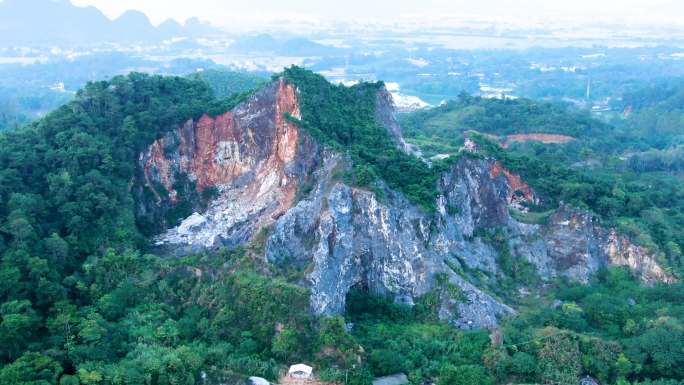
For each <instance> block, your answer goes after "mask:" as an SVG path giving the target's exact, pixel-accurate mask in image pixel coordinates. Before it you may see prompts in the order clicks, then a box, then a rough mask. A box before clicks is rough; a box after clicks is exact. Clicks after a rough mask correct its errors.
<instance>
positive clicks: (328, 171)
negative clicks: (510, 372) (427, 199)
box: [140, 80, 674, 329]
mask: <svg viewBox="0 0 684 385" xmlns="http://www.w3.org/2000/svg"><path fill="white" fill-rule="evenodd" d="M285 113H288V114H290V115H292V116H294V117H299V106H298V94H297V90H296V89H295V88H294V87H293V86H291V85H289V84H287V83H286V82H285V81H283V80H279V81H275V82H274V83H272V84H271V85H269V86H268V87H266V88H264V89H263V90H261V91H260V92H258V93H256V94H255V95H254V96H252V97H251V98H250V99H249V100H247V101H245V102H244V103H242V104H240V105H239V106H237V107H236V108H235V109H233V110H232V111H230V112H227V113H226V114H224V115H221V116H218V117H216V118H210V117H208V116H205V117H202V118H201V119H200V120H199V121H197V122H195V121H188V122H187V123H186V124H185V125H184V126H182V127H179V128H178V129H177V130H175V131H173V132H171V133H170V134H168V135H167V136H166V137H164V138H162V139H160V140H159V141H157V142H155V143H154V144H153V145H152V146H151V147H150V148H149V149H148V151H147V152H145V153H144V154H141V157H140V168H141V170H142V174H143V175H144V177H143V180H144V184H146V186H147V187H146V188H147V189H149V190H150V191H152V193H153V195H154V196H155V199H156V200H155V202H154V204H152V205H148V206H149V207H143V208H141V210H143V211H154V210H155V206H156V207H158V208H160V209H161V208H162V207H174V205H179V204H180V203H181V202H182V200H183V199H185V198H184V197H183V196H181V195H182V194H179V192H178V191H177V186H178V185H179V183H178V182H179V180H185V179H187V180H189V181H190V182H189V183H188V185H190V186H192V188H193V189H194V191H195V192H197V193H200V194H201V193H202V192H204V191H207V190H214V192H215V194H213V195H212V198H211V199H209V202H208V203H207V206H206V208H201V207H199V208H198V212H195V213H193V214H192V215H188V216H187V217H186V218H184V219H183V220H182V221H181V223H180V224H179V225H176V226H169V227H170V228H168V229H166V230H165V231H163V232H162V233H161V234H160V235H159V236H158V237H157V238H156V242H157V244H158V245H161V246H164V247H166V248H169V249H171V250H172V251H173V252H174V253H183V252H188V251H192V250H198V249H202V248H212V247H217V246H221V245H226V246H236V245H240V244H243V243H245V242H247V241H248V240H249V239H250V238H251V237H253V236H254V235H255V234H257V232H259V231H260V230H261V229H262V228H268V229H270V230H269V232H268V236H267V241H266V246H265V251H264V259H265V260H266V261H267V262H268V263H271V264H273V265H274V266H276V267H281V268H284V269H288V270H293V269H294V270H298V271H301V272H302V274H303V276H304V278H303V280H302V283H303V284H306V285H308V286H310V288H311V309H312V311H313V312H314V313H316V314H336V313H340V312H342V311H343V310H344V306H345V298H346V295H347V293H348V291H349V290H350V289H351V288H352V287H355V286H356V287H363V288H365V289H366V290H369V291H371V292H373V293H376V294H382V295H387V296H390V297H393V298H394V299H395V300H396V301H400V302H404V303H409V304H411V303H413V302H414V301H416V300H418V299H419V298H421V297H422V296H424V295H426V294H428V293H435V292H439V295H438V298H439V309H438V315H439V317H440V318H441V319H443V320H445V321H448V322H450V323H451V324H453V325H454V326H457V327H461V328H466V329H468V328H480V327H494V326H495V325H496V324H497V322H498V321H499V320H500V319H501V318H502V317H506V316H512V315H514V314H515V310H514V309H513V308H512V307H510V306H508V305H506V304H505V303H504V302H505V301H504V300H502V299H500V298H499V297H498V296H497V295H496V294H495V291H494V290H492V288H493V287H496V284H497V281H498V280H500V279H502V278H503V276H504V274H505V272H504V271H502V269H501V267H500V266H499V264H498V260H499V258H500V257H501V252H502V250H501V247H502V245H498V246H497V247H495V246H494V245H492V244H491V242H489V241H488V240H487V236H486V235H487V234H491V233H492V232H493V231H495V230H496V231H498V232H499V233H500V234H504V235H505V241H504V243H503V245H504V247H505V248H506V249H507V250H508V252H509V253H510V256H511V257H512V258H515V259H517V260H520V261H527V263H530V264H532V265H533V266H534V267H535V268H536V270H537V272H538V274H539V276H540V277H541V279H551V278H553V277H557V276H567V277H569V278H571V279H574V280H578V281H586V280H587V279H588V278H589V277H590V276H591V274H593V273H595V272H596V271H598V270H599V269H600V268H601V267H603V266H607V265H608V264H617V265H626V266H629V267H630V268H632V269H633V270H634V271H635V272H636V273H637V274H638V275H639V276H641V277H642V279H643V280H644V281H648V282H653V281H665V282H669V281H672V280H673V279H674V278H673V277H672V276H670V275H669V274H668V273H667V272H666V271H665V270H664V269H663V268H662V267H661V266H659V265H658V263H657V261H656V260H655V258H654V257H653V256H652V255H650V254H649V253H648V252H647V251H646V250H644V249H643V248H640V247H637V246H634V245H632V244H631V243H630V242H629V240H628V239H627V238H625V237H621V236H619V235H617V234H616V233H615V232H613V231H611V230H610V229H605V228H603V227H602V226H601V225H600V224H599V223H598V221H596V220H595V219H594V218H593V217H592V216H591V215H589V214H588V213H583V212H580V211H576V210H572V209H570V208H568V207H565V206H563V207H561V208H560V209H559V210H558V211H557V212H556V213H555V214H553V215H551V216H550V217H549V218H548V220H547V221H546V222H545V223H539V224H526V223H522V222H520V221H518V220H516V219H515V218H514V217H513V216H511V210H524V206H525V203H526V202H527V203H531V202H536V201H537V199H538V198H537V197H536V195H535V193H534V191H533V190H532V189H531V188H530V187H529V186H528V185H527V184H526V183H525V182H524V181H523V180H522V179H521V178H520V177H519V176H518V175H515V174H514V173H512V172H510V171H508V170H506V169H505V168H504V167H503V166H502V165H501V164H500V163H499V162H497V161H496V160H493V159H482V157H481V156H469V155H467V154H465V155H464V156H463V157H461V158H460V160H459V161H457V162H455V163H454V164H453V165H452V166H451V168H450V170H449V171H448V172H446V173H444V174H443V175H442V177H441V178H440V180H439V186H438V190H439V196H438V197H437V198H436V199H437V210H436V212H425V211H424V210H422V209H420V208H418V207H416V206H414V205H412V204H411V203H410V202H409V201H408V200H407V199H406V198H404V197H403V196H402V195H401V194H400V193H398V192H395V191H393V190H391V189H389V188H387V187H386V186H380V187H379V188H380V189H381V190H383V191H382V192H383V194H382V198H378V196H376V194H374V193H373V192H371V191H368V190H364V189H359V188H354V187H352V186H349V185H347V184H345V183H344V182H343V181H342V180H341V179H340V178H338V175H340V173H341V172H342V173H343V172H344V170H345V169H347V168H348V167H349V160H348V158H346V156H344V155H342V154H338V153H334V152H331V151H328V150H323V149H322V148H321V147H319V146H318V145H317V144H316V143H315V142H314V141H313V140H312V139H311V138H310V137H309V136H308V135H307V134H306V133H305V132H304V131H302V130H300V128H298V127H297V125H296V124H293V123H292V122H290V120H288V119H286V118H285V117H284V114H285ZM376 118H377V120H378V122H379V123H380V124H382V125H383V126H385V127H386V128H387V129H388V130H389V131H390V132H391V133H392V135H393V137H394V138H395V139H396V142H397V145H398V146H400V147H401V148H403V149H405V150H406V151H412V149H411V148H410V147H409V146H408V145H407V144H406V143H405V141H404V140H403V138H402V137H401V129H400V127H399V125H398V124H397V122H396V119H394V111H393V109H392V103H391V97H390V96H389V94H387V93H386V92H384V91H383V90H381V91H380V92H379V94H378V99H377V104H376ZM184 178H185V179H184ZM160 190H163V191H160ZM296 195H298V199H295V196H296ZM475 276H481V277H485V278H482V279H474V277H475Z"/></svg>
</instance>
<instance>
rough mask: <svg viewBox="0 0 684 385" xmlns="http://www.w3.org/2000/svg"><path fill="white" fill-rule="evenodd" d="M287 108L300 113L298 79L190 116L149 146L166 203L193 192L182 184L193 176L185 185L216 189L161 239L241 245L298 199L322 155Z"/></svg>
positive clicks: (158, 193)
mask: <svg viewBox="0 0 684 385" xmlns="http://www.w3.org/2000/svg"><path fill="white" fill-rule="evenodd" d="M286 113H287V114H290V115H291V116H293V117H299V104H298V100H297V94H296V91H295V89H294V87H292V86H291V85H289V84H286V83H285V82H284V81H283V80H280V81H277V82H274V83H272V84H271V85H269V86H267V87H265V88H264V89H263V90H261V91H259V92H257V93H256V94H254V95H253V96H252V97H250V98H249V99H248V100H247V101H245V102H243V103H241V104H240V105H238V106H237V107H236V108H235V109H233V110H232V111H229V112H226V113H225V114H223V115H220V116H217V117H215V118H211V117H209V116H207V115H205V116H202V117H201V118H200V119H199V120H198V121H193V120H190V121H188V122H186V123H185V124H184V125H183V126H181V127H179V128H178V129H177V130H175V131H172V132H170V133H169V134H168V135H166V136H165V137H164V138H162V139H160V140H158V141H156V142H155V143H154V144H152V146H150V148H149V149H148V151H147V152H146V153H144V154H141V157H140V165H141V168H142V169H143V170H144V172H143V175H144V181H145V184H146V186H147V188H148V189H149V190H151V191H152V192H153V194H154V195H155V197H156V198H157V199H156V205H157V206H158V207H166V206H171V207H173V206H174V205H178V204H179V203H180V200H182V199H184V198H185V199H187V196H186V197H180V196H179V194H178V191H177V189H178V188H179V182H182V181H183V180H188V181H189V182H190V183H189V184H188V185H186V186H181V187H182V188H184V189H185V190H188V189H192V190H194V191H192V192H195V193H199V194H202V193H206V192H208V191H211V192H212V194H211V195H212V196H213V197H212V198H213V199H211V200H210V202H208V205H207V207H206V208H205V209H204V210H203V212H201V213H200V212H195V213H192V215H190V216H188V217H187V218H185V219H184V220H183V221H182V222H181V223H180V224H178V225H177V226H174V227H172V228H170V229H168V230H167V231H165V232H164V233H163V234H161V235H160V236H159V237H157V240H156V242H157V244H158V245H167V246H170V247H171V248H174V249H177V250H176V251H179V250H180V251H183V250H185V251H189V250H197V249H201V248H211V247H215V246H219V245H231V246H235V245H239V244H241V243H243V242H246V241H247V240H248V239H249V238H250V237H251V236H252V235H253V234H254V233H255V232H256V231H257V230H259V229H260V228H262V227H264V226H267V225H269V224H271V223H272V222H273V221H275V220H276V219H277V218H278V217H279V216H281V215H282V214H284V213H285V212H286V211H287V210H288V209H289V208H290V207H291V206H292V204H293V202H294V199H295V194H296V192H297V190H298V187H299V185H300V184H301V183H302V181H305V180H306V179H307V177H308V172H309V171H310V170H311V169H313V167H314V166H315V164H316V162H317V161H318V158H319V155H318V154H317V153H318V146H317V145H316V144H315V143H313V142H312V141H311V140H310V139H309V138H308V137H306V136H304V135H302V134H301V132H300V130H299V128H298V127H297V126H296V125H295V124H293V123H291V122H290V121H289V120H288V119H286V118H285V114H286ZM186 195H187V194H186ZM193 195H196V194H190V196H193ZM191 203H192V202H191ZM147 209H148V210H153V209H154V208H147Z"/></svg>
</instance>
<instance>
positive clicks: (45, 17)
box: [0, 0, 215, 45]
mask: <svg viewBox="0 0 684 385" xmlns="http://www.w3.org/2000/svg"><path fill="white" fill-rule="evenodd" d="M28 20H30V21H31V22H30V23H27V21H28ZM212 32H215V31H214V30H213V29H212V28H211V27H209V26H207V25H206V24H203V23H200V22H199V21H198V20H196V19H191V20H188V22H187V23H186V25H185V26H181V25H180V24H178V23H177V22H175V21H173V20H168V21H166V22H164V23H162V24H161V25H160V26H159V27H155V26H154V25H152V23H151V22H150V20H149V19H148V18H147V16H146V15H145V14H143V13H142V12H139V11H127V12H124V13H123V14H122V15H121V16H119V17H118V18H116V19H115V20H110V19H108V18H107V17H106V16H105V15H104V14H103V13H102V12H101V11H100V10H98V9H97V8H95V7H78V6H75V5H73V4H71V2H70V1H69V0H4V1H2V2H0V42H2V44H4V45H31V44H38V45H43V44H45V45H70V44H96V43H102V42H118V43H131V42H159V41H162V40H164V39H170V38H172V37H192V36H199V35H203V34H206V33H212Z"/></svg>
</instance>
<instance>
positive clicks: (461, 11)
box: [59, 0, 684, 32]
mask: <svg viewBox="0 0 684 385" xmlns="http://www.w3.org/2000/svg"><path fill="white" fill-rule="evenodd" d="M59 1H68V0H59ZM72 3H73V4H74V5H78V6H88V5H92V6H95V7H97V8H98V9H100V10H101V11H102V12H104V13H105V14H106V15H107V16H108V17H110V18H115V17H117V16H119V15H120V14H122V13H123V12H125V11H126V10H129V9H136V10H140V11H142V12H144V13H145V14H147V15H148V17H149V18H150V19H151V20H152V22H153V23H154V24H159V23H161V22H163V21H164V20H166V19H168V18H173V19H176V20H178V21H181V22H182V21H184V20H186V19H188V18H190V17H194V16H196V17H199V18H201V19H203V20H207V21H209V22H211V23H212V24H214V25H216V26H219V27H222V28H225V29H228V30H230V29H243V30H244V29H258V28H259V27H260V26H262V25H270V26H273V25H274V24H279V25H283V24H284V25H297V24H299V25H307V26H310V27H314V28H315V27H317V26H318V27H324V26H328V25H333V24H336V23H352V24H353V23H361V24H381V25H397V24H399V23H402V22H406V23H409V24H410V23H411V22H412V21H418V20H420V25H421V26H422V27H423V28H425V27H426V21H427V22H428V24H427V28H430V27H443V26H445V25H450V24H449V22H447V20H463V21H468V22H472V21H481V22H490V23H501V24H503V25H508V26H515V27H519V28H537V27H562V26H563V25H578V24H581V25H591V24H595V23H601V24H617V25H621V26H623V27H626V28H631V27H633V28H641V27H661V26H663V27H670V28H672V27H675V28H679V27H684V18H682V17H681V15H683V14H684V3H682V2H678V1H675V0H606V1H601V2H596V1H591V0H577V1H572V2H570V1H543V0H522V1H513V0H481V1H478V2H472V1H468V0H424V1H421V2H416V1H408V0H397V1H390V0H378V1H373V2H367V1H361V0H348V1H347V2H346V3H345V6H344V7H338V6H334V5H333V4H331V2H321V1H316V0H295V1H289V2H287V3H283V2H280V1H277V0H253V1H250V2H241V1H228V2H225V1H220V0H196V1H193V2H185V1H168V0H147V1H144V2H140V1H137V0H72ZM255 10H258V11H255ZM293 32H296V31H293Z"/></svg>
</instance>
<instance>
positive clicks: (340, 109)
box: [283, 66, 444, 210]
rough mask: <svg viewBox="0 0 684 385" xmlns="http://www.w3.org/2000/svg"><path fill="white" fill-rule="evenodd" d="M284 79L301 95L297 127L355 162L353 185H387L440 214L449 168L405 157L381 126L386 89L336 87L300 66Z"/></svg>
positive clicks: (375, 86) (377, 86)
mask: <svg viewBox="0 0 684 385" xmlns="http://www.w3.org/2000/svg"><path fill="white" fill-rule="evenodd" d="M283 75H284V76H285V78H286V79H287V80H288V81H290V82H292V83H293V84H295V85H296V86H297V88H298V89H299V91H300V98H301V100H300V106H301V111H302V120H301V121H298V122H297V123H299V124H300V125H301V126H302V127H303V128H305V129H306V130H307V131H308V132H309V133H310V134H311V135H312V136H313V137H314V138H316V139H317V140H319V141H321V142H322V143H324V144H326V145H328V146H330V147H332V148H334V149H336V150H339V151H343V152H346V153H347V154H348V155H349V156H350V157H351V160H352V162H353V176H352V180H351V183H353V184H356V185H358V186H368V187H372V186H373V185H374V183H375V182H376V181H377V180H378V179H382V180H383V181H384V182H385V183H387V185H388V186H389V187H391V188H393V189H395V190H397V191H401V192H402V193H403V194H404V195H405V196H406V197H407V198H408V199H409V200H410V201H411V202H413V203H414V204H417V205H420V206H421V207H423V208H425V209H427V210H433V209H434V208H435V200H436V198H437V179H438V178H439V175H440V173H441V172H442V171H443V170H444V168H443V167H444V164H440V165H436V166H435V167H432V168H430V167H428V165H427V164H426V163H425V162H423V161H422V160H421V159H419V158H418V157H416V156H413V155H410V154H407V153H405V152H404V151H403V150H401V149H399V148H398V146H397V143H396V141H395V139H394V138H392V137H391V135H390V133H389V132H388V130H387V128H385V127H382V126H381V125H380V124H379V123H378V121H377V118H376V103H377V97H378V91H379V90H380V88H381V87H383V84H382V83H359V84H357V85H354V86H352V87H345V86H343V85H338V86H335V85H332V84H330V83H329V82H328V81H327V80H325V78H324V77H322V76H320V75H317V74H314V73H313V72H311V71H307V70H305V69H303V68H300V67H295V66H293V67H290V68H288V69H286V70H285V72H284V73H283ZM290 118H291V119H292V117H290Z"/></svg>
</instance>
